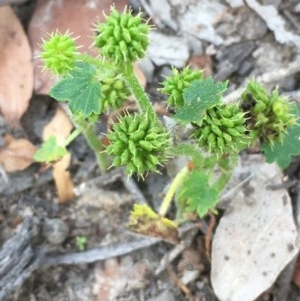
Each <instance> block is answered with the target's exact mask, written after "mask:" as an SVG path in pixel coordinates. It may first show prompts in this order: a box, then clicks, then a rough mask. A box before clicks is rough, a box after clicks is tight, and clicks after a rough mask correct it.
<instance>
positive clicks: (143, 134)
mask: <svg viewBox="0 0 300 301" xmlns="http://www.w3.org/2000/svg"><path fill="white" fill-rule="evenodd" d="M107 138H108V140H109V142H110V144H109V145H108V147H107V148H106V152H107V153H108V154H110V155H114V156H115V159H114V161H113V166H122V165H126V172H127V174H129V175H132V174H133V173H137V174H138V175H140V176H143V174H144V173H146V172H150V171H157V165H159V164H162V163H164V162H165V161H166V159H167V155H166V152H167V150H168V148H169V137H168V134H167V132H166V130H165V128H164V127H163V126H162V125H161V124H160V123H159V121H157V120H156V119H153V118H150V117H149V116H148V114H144V113H138V114H134V115H126V116H124V117H121V118H120V120H119V122H118V123H115V124H114V125H113V130H112V131H110V132H109V133H108V134H107Z"/></svg>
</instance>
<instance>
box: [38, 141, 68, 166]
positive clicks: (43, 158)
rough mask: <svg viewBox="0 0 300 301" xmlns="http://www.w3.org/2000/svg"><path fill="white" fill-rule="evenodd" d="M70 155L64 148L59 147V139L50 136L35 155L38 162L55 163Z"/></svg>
mask: <svg viewBox="0 0 300 301" xmlns="http://www.w3.org/2000/svg"><path fill="white" fill-rule="evenodd" d="M67 153H68V151H67V149H66V148H65V147H64V146H59V145H58V143H57V138H56V137H55V136H50V137H49V138H48V139H47V140H46V141H45V142H44V143H43V144H42V146H41V148H39V149H38V150H37V152H36V153H35V154H34V157H33V158H34V160H35V161H36V162H54V161H57V160H59V159H60V158H62V157H63V156H65V155H66V154H67Z"/></svg>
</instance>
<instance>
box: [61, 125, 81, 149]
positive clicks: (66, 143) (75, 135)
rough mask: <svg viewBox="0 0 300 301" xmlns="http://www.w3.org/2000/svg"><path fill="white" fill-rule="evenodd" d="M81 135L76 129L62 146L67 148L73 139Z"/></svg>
mask: <svg viewBox="0 0 300 301" xmlns="http://www.w3.org/2000/svg"><path fill="white" fill-rule="evenodd" d="M81 133H82V131H81V129H78V128H76V129H75V130H74V131H73V132H72V133H71V134H70V135H69V136H68V137H67V139H66V140H65V143H64V146H65V147H66V146H68V145H69V144H70V143H71V142H72V141H73V140H74V139H76V138H77V137H78V136H79V135H80V134H81Z"/></svg>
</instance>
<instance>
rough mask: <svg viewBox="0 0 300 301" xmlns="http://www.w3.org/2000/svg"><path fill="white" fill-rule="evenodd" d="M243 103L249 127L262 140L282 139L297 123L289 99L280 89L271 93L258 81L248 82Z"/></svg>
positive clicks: (243, 95)
mask: <svg viewBox="0 0 300 301" xmlns="http://www.w3.org/2000/svg"><path fill="white" fill-rule="evenodd" d="M242 100H243V102H242V105H241V107H242V108H244V110H245V111H246V116H247V127H248V128H249V129H250V130H252V131H253V132H255V133H257V135H258V137H259V138H260V139H261V141H264V142H271V143H272V142H273V141H274V140H278V141H282V140H283V139H284V136H285V134H286V131H287V127H288V126H291V125H294V124H295V123H296V118H295V116H293V115H292V114H291V111H290V107H289V103H288V101H287V100H286V99H285V98H283V97H281V96H279V92H278V90H277V89H276V90H274V91H273V92H272V93H271V94H269V93H268V92H267V91H266V89H265V88H263V87H262V86H261V85H260V84H259V83H258V82H256V81H255V80H252V81H250V82H249V83H248V85H247V87H246V90H245V91H244V93H243V94H242Z"/></svg>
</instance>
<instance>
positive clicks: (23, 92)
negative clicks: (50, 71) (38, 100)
mask: <svg viewBox="0 0 300 301" xmlns="http://www.w3.org/2000/svg"><path fill="white" fill-rule="evenodd" d="M0 78H1V86H0V110H1V111H2V114H3V115H4V117H5V119H6V120H7V121H8V122H9V123H10V125H11V126H13V127H16V126H18V124H19V120H20V118H21V117H22V115H23V114H24V112H25V111H26V110H27V107H28V105H29V100H30V97H31V94H32V88H33V67H32V62H31V49H30V46H29V43H28V40H27V37H26V35H25V32H24V30H23V28H22V25H21V23H20V22H19V20H18V18H17V16H16V15H15V13H14V11H13V10H12V8H11V7H10V6H3V7H0Z"/></svg>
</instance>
